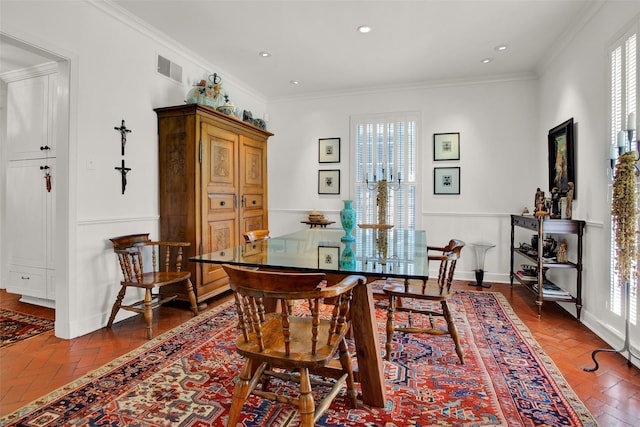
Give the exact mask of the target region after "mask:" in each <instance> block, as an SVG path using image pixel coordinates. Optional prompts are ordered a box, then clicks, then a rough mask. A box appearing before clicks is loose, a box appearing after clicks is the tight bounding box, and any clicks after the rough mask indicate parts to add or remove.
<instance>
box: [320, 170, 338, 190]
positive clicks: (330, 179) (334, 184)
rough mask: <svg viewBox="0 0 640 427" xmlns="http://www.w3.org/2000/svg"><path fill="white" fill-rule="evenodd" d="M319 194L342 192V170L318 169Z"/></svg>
mask: <svg viewBox="0 0 640 427" xmlns="http://www.w3.org/2000/svg"><path fill="white" fill-rule="evenodd" d="M318 194H340V170H338V169H335V170H319V171H318Z"/></svg>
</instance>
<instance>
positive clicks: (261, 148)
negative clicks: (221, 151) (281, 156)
mask: <svg viewBox="0 0 640 427" xmlns="http://www.w3.org/2000/svg"><path fill="white" fill-rule="evenodd" d="M265 149H266V145H265V144H264V143H260V142H258V141H254V140H252V139H250V138H246V137H243V138H241V148H240V164H241V172H242V176H241V181H240V185H241V187H242V191H243V193H247V192H249V191H251V189H254V190H253V191H254V192H255V191H256V190H257V191H261V190H262V189H263V188H264V186H265V182H266V166H267V160H266V159H267V158H266V153H265Z"/></svg>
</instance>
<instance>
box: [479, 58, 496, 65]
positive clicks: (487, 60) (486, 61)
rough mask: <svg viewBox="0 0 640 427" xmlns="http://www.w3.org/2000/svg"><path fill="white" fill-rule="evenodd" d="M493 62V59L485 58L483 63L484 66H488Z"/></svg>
mask: <svg viewBox="0 0 640 427" xmlns="http://www.w3.org/2000/svg"><path fill="white" fill-rule="evenodd" d="M491 61H493V58H484V59H483V60H482V61H481V62H482V63H483V64H488V63H489V62H491Z"/></svg>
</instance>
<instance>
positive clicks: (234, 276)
mask: <svg viewBox="0 0 640 427" xmlns="http://www.w3.org/2000/svg"><path fill="white" fill-rule="evenodd" d="M223 267H224V269H225V271H226V273H227V274H228V275H229V280H230V281H229V284H230V287H231V289H232V290H233V292H234V295H235V300H236V310H237V313H238V322H239V329H240V335H239V337H238V339H237V341H236V350H237V352H238V353H239V354H241V355H242V356H244V357H245V358H246V362H245V364H244V366H243V367H242V370H241V372H240V375H239V380H238V382H237V383H236V386H235V390H234V392H233V401H232V404H231V409H230V411H229V421H228V423H227V426H232V427H235V426H236V423H237V422H238V419H239V417H240V414H241V412H242V407H243V406H244V403H245V401H246V400H247V398H248V396H249V395H250V394H253V395H256V396H259V397H262V398H264V399H269V400H272V401H275V402H280V403H290V404H293V405H296V406H297V407H298V410H299V411H300V419H301V425H302V426H303V427H311V426H313V425H314V424H315V422H317V420H318V419H319V418H320V416H321V415H322V414H323V413H324V412H325V411H326V410H327V408H328V407H329V405H330V404H331V402H332V401H333V399H334V398H335V396H336V395H337V394H338V393H339V392H340V390H341V388H342V386H343V385H344V384H345V383H346V385H347V395H348V397H349V398H350V399H351V402H352V404H353V406H354V407H355V406H356V404H357V392H356V390H355V386H354V379H353V368H352V364H351V356H350V355H349V352H348V351H347V344H346V341H345V333H346V331H347V329H348V327H347V320H346V319H347V316H348V313H349V309H350V302H351V292H352V289H353V288H354V287H355V286H356V285H358V284H360V283H364V281H365V279H364V277H362V276H349V277H347V278H345V279H344V280H342V281H341V282H340V283H338V284H336V285H333V286H327V287H321V283H322V281H323V280H324V278H325V275H324V274H322V273H289V272H268V271H260V270H248V269H242V268H238V267H233V266H230V265H224V266H223ZM267 298H273V299H276V300H277V301H279V302H280V308H281V312H280V313H266V312H265V307H264V300H265V299H267ZM329 298H333V303H334V304H335V305H333V304H332V305H330V306H328V307H330V308H329V309H326V310H324V311H325V312H327V313H330V314H326V315H325V316H323V315H322V311H323V310H321V306H322V305H323V304H324V303H323V300H324V299H329ZM297 300H301V301H299V303H298V304H295V305H294V304H293V301H297ZM294 307H295V308H294ZM336 353H337V354H338V356H339V357H338V360H335V359H334V357H335V355H336ZM332 362H335V363H333V364H332V365H331V367H330V366H329V365H330V364H331V363H332ZM337 362H339V364H338V363H337ZM272 367H275V368H280V369H282V370H285V371H297V374H293V375H292V374H290V373H284V372H282V371H281V370H278V371H277V372H275V371H273V370H272V369H271V368H272ZM310 373H311V374H312V375H310ZM313 374H319V375H322V377H323V378H320V377H316V376H315V375H313ZM269 377H278V378H280V379H283V380H289V381H291V380H293V381H294V382H297V383H299V394H294V395H293V396H289V395H287V396H284V395H278V394H276V393H274V392H271V391H269V390H268V378H269ZM316 383H319V384H322V385H325V386H328V387H330V391H329V392H328V393H326V395H325V396H324V398H323V399H322V401H321V402H319V403H317V404H316V402H315V400H316V399H314V396H313V394H312V390H311V384H316ZM259 384H262V386H261V387H260V388H258V385H259Z"/></svg>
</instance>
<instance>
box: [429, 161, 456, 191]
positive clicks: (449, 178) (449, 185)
mask: <svg viewBox="0 0 640 427" xmlns="http://www.w3.org/2000/svg"><path fill="white" fill-rule="evenodd" d="M433 194H460V168H459V167H451V168H433Z"/></svg>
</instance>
